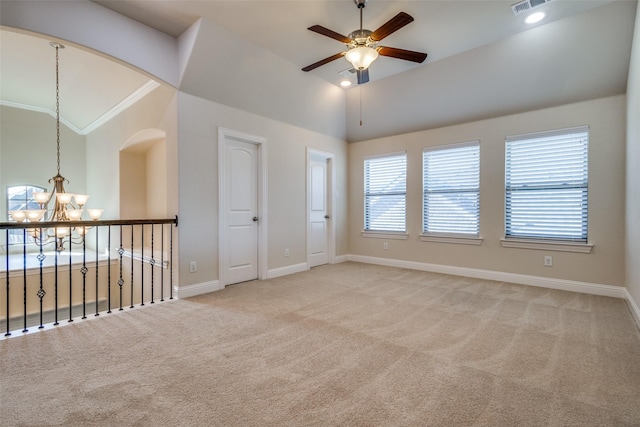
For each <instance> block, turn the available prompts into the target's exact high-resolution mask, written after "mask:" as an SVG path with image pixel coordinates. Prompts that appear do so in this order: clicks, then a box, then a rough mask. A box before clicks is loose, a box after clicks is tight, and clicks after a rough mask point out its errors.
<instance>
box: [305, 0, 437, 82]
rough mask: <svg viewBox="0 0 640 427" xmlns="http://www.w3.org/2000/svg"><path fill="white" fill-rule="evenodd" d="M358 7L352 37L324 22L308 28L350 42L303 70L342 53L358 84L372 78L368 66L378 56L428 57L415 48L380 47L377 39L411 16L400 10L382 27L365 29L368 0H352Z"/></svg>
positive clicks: (392, 31)
mask: <svg viewBox="0 0 640 427" xmlns="http://www.w3.org/2000/svg"><path fill="white" fill-rule="evenodd" d="M353 1H354V3H355V4H356V6H358V9H360V29H359V30H355V31H353V32H351V33H350V34H349V36H348V37H347V36H343V35H342V34H339V33H336V32H335V31H332V30H330V29H328V28H325V27H323V26H321V25H314V26H312V27H309V28H308V30H310V31H313V32H314V33H318V34H322V35H323V36H327V37H330V38H332V39H334V40H338V41H339V42H342V43H344V44H346V45H347V50H346V51H345V52H340V53H336V54H335V55H332V56H330V57H328V58H325V59H322V60H320V61H318V62H315V63H313V64H311V65H308V66H306V67H304V68H303V69H302V71H311V70H314V69H316V68H318V67H320V66H322V65H325V64H328V63H329V62H332V61H335V60H336V59H338V58H342V57H343V56H344V57H346V59H347V60H348V61H349V62H350V63H351V64H352V65H353V68H354V69H355V70H356V73H357V76H358V84H363V83H367V82H368V81H369V65H371V63H372V62H373V61H375V60H376V58H377V57H378V55H382V56H389V57H391V58H398V59H403V60H405V61H412V62H417V63H422V62H424V60H425V59H426V58H427V54H426V53H423V52H415V51H412V50H405V49H398V48H395V47H387V46H378V42H380V41H381V40H382V39H384V38H385V37H387V36H388V35H390V34H393V33H395V32H396V31H398V30H399V29H400V28H402V27H404V26H405V25H407V24H409V23H411V22H413V18H412V17H411V15H409V14H407V13H405V12H400V13H398V14H397V15H396V16H394V17H393V18H391V19H390V20H388V21H387V22H386V23H384V24H383V25H382V26H381V27H380V28H378V29H377V30H375V31H370V30H366V29H363V28H362V10H363V9H364V7H365V5H366V3H367V0H353Z"/></svg>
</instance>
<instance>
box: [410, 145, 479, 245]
mask: <svg viewBox="0 0 640 427" xmlns="http://www.w3.org/2000/svg"><path fill="white" fill-rule="evenodd" d="M422 188H423V197H422V207H423V215H422V218H423V224H422V231H423V233H424V234H436V235H437V234H442V235H454V236H455V235H465V236H466V235H471V236H478V233H479V222H480V221H479V215H480V209H479V205H480V143H479V142H478V141H475V142H472V143H467V144H456V146H454V147H446V148H442V147H440V148H436V149H427V150H425V151H424V152H423V153H422Z"/></svg>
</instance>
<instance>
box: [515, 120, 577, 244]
mask: <svg viewBox="0 0 640 427" xmlns="http://www.w3.org/2000/svg"><path fill="white" fill-rule="evenodd" d="M588 148H589V130H588V128H587V127H586V126H582V127H579V128H572V129H564V130H560V131H551V132H543V133H538V134H532V135H525V136H518V137H509V138H507V139H506V169H505V172H506V177H505V184H506V197H505V200H506V206H505V207H506V215H505V218H506V227H505V229H506V230H505V235H506V237H507V238H509V237H511V238H534V239H556V240H567V241H574V242H584V243H586V242H587V211H588V209H587V208H588V198H587V196H588Z"/></svg>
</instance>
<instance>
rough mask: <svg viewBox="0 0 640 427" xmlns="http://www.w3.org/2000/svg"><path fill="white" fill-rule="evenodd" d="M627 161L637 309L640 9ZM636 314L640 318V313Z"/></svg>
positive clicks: (629, 248)
mask: <svg viewBox="0 0 640 427" xmlns="http://www.w3.org/2000/svg"><path fill="white" fill-rule="evenodd" d="M626 158H627V167H626V173H627V179H626V183H627V217H626V225H627V236H626V237H627V239H626V248H625V249H626V261H627V262H626V282H627V289H628V290H629V293H630V294H631V297H632V298H633V300H634V302H635V305H636V310H637V307H640V8H638V10H637V11H636V27H635V33H634V38H633V49H632V51H631V64H630V67H629V82H628V84H627V156H626ZM636 314H637V315H640V312H639V313H636ZM638 320H639V321H640V319H638Z"/></svg>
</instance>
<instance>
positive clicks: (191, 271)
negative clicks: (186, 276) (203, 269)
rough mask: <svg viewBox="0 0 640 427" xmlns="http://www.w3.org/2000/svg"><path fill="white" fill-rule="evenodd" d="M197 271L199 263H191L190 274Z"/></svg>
mask: <svg viewBox="0 0 640 427" xmlns="http://www.w3.org/2000/svg"><path fill="white" fill-rule="evenodd" d="M196 271H198V263H196V262H195V261H191V262H190V263H189V273H195V272H196Z"/></svg>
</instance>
